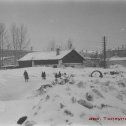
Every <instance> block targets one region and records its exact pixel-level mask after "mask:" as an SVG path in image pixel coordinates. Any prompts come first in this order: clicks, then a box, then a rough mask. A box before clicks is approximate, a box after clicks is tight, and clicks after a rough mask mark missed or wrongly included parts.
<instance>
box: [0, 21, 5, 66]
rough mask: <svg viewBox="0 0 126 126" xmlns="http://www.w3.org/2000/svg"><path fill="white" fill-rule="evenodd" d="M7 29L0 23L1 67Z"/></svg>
mask: <svg viewBox="0 0 126 126" xmlns="http://www.w3.org/2000/svg"><path fill="white" fill-rule="evenodd" d="M5 34H6V28H5V25H4V24H3V23H0V67H1V66H2V65H3V47H4V44H5Z"/></svg>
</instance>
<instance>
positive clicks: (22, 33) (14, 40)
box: [0, 23, 30, 67]
mask: <svg viewBox="0 0 126 126" xmlns="http://www.w3.org/2000/svg"><path fill="white" fill-rule="evenodd" d="M29 44H30V39H29V36H28V31H27V27H26V26H24V25H23V24H21V25H16V24H12V25H11V27H10V28H9V29H7V28H6V25H5V24H4V23H0V67H1V66H2V63H3V50H4V49H8V50H13V51H14V56H15V60H16V51H17V50H20V51H22V50H25V49H27V48H28V47H29Z"/></svg>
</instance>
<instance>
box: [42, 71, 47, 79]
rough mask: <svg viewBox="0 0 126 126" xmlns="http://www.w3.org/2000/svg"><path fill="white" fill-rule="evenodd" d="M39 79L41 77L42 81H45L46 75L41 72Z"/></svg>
mask: <svg viewBox="0 0 126 126" xmlns="http://www.w3.org/2000/svg"><path fill="white" fill-rule="evenodd" d="M41 77H42V79H44V80H46V73H45V72H42V74H41Z"/></svg>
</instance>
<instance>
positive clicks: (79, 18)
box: [0, 0, 126, 50]
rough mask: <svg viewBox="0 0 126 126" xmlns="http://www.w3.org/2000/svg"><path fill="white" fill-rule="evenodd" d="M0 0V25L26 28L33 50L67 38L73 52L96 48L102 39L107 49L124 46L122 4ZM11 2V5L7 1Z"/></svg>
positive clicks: (125, 30) (125, 8)
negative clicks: (72, 46)
mask: <svg viewBox="0 0 126 126" xmlns="http://www.w3.org/2000/svg"><path fill="white" fill-rule="evenodd" d="M5 1H6V2H2V1H1V0H0V22H2V23H5V25H6V27H7V28H9V27H10V26H11V24H13V23H17V24H24V25H26V26H27V29H28V32H29V37H30V38H31V45H32V46H33V48H34V50H43V49H46V48H47V45H48V43H49V42H50V41H52V40H55V41H56V42H57V43H62V44H63V43H66V41H67V40H68V39H71V40H72V41H73V43H74V46H75V47H76V48H77V49H87V50H88V49H89V50H90V49H96V50H97V49H98V50H99V49H100V48H101V45H102V44H101V42H102V37H103V36H104V35H105V36H106V37H107V48H113V47H118V46H119V45H120V46H121V45H122V44H126V2H125V1H124V0H122V2H119V1H120V0H119V1H117V2H113V0H112V1H109V0H108V1H107V2H103V1H102V2H100V1H97V2H96V1H95V2H89V1H92V0H89V1H86V0H80V2H77V1H76V0H74V1H75V2H65V1H64V0H60V2H58V1H56V0H50V1H49V0H48V2H47V1H44V0H36V2H35V1H34V0H32V1H30V0H28V1H27V2H26V1H25V2H24V1H23V2H16V1H15V0H5ZM10 1H11V2H10Z"/></svg>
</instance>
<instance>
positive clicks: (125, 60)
mask: <svg viewBox="0 0 126 126" xmlns="http://www.w3.org/2000/svg"><path fill="white" fill-rule="evenodd" d="M117 64H118V65H122V66H125V67H126V57H119V56H113V57H111V58H109V59H108V65H109V66H110V65H117Z"/></svg>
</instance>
